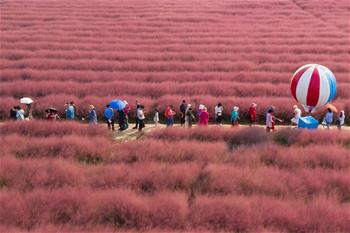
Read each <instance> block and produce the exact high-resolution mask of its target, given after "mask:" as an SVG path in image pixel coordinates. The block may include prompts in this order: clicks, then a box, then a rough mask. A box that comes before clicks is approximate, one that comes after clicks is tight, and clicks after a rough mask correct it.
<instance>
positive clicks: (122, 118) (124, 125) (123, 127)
mask: <svg viewBox="0 0 350 233" xmlns="http://www.w3.org/2000/svg"><path fill="white" fill-rule="evenodd" d="M118 115H119V117H118V124H119V131H123V130H126V129H127V128H128V123H127V119H126V115H125V111H124V110H123V109H121V110H119V111H118Z"/></svg>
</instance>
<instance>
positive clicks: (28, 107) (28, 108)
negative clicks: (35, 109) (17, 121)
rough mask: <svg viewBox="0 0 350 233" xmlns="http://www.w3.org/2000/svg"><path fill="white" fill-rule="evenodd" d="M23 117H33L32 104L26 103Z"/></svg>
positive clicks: (29, 118)
mask: <svg viewBox="0 0 350 233" xmlns="http://www.w3.org/2000/svg"><path fill="white" fill-rule="evenodd" d="M24 118H25V119H26V120H32V119H33V113H32V104H26V110H25V111H24Z"/></svg>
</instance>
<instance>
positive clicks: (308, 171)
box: [0, 0, 350, 233]
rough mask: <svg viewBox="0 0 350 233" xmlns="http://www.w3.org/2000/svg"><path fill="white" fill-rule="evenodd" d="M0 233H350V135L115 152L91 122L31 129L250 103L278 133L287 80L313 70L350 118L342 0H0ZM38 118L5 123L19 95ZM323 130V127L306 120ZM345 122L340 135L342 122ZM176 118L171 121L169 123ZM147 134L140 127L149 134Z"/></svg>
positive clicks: (129, 144)
mask: <svg viewBox="0 0 350 233" xmlns="http://www.w3.org/2000/svg"><path fill="white" fill-rule="evenodd" d="M0 10H1V16H0V17H1V20H0V33H1V41H0V42H1V48H0V70H1V72H0V84H1V85H0V120H2V121H4V120H6V121H4V122H2V123H1V124H0V151H1V152H2V153H1V154H0V232H28V231H31V232H198V233H199V232H350V224H349V222H350V211H349V204H350V134H349V133H348V132H347V131H345V130H344V131H340V132H338V131H336V130H330V131H326V130H322V131H321V130H319V131H312V132H311V131H305V130H297V129H292V128H288V129H280V128H278V130H277V132H275V133H273V134H272V133H271V134H267V133H266V132H265V129H263V128H260V127H251V128H248V127H238V128H229V127H216V126H210V127H194V128H192V129H182V128H179V127H174V128H170V129H157V130H154V131H152V132H150V133H145V134H144V135H143V136H141V137H140V138H139V139H138V140H130V141H126V142H123V143H119V142H116V141H114V140H113V139H112V136H111V134H110V133H108V131H107V130H106V128H105V126H102V125H101V124H99V125H97V126H88V125H87V124H82V123H79V122H78V121H76V122H67V121H65V120H61V121H58V122H49V121H41V120H40V119H42V118H43V117H44V110H45V109H46V108H47V107H55V108H57V109H58V113H59V115H60V116H61V118H64V115H65V112H64V110H65V103H66V102H69V101H74V102H75V104H76V105H77V114H76V115H77V117H78V118H79V119H81V118H82V117H85V116H86V115H87V112H88V106H89V104H93V105H95V106H96V110H97V113H98V118H99V120H100V121H102V120H103V116H102V114H103V110H104V108H105V105H106V104H107V103H108V102H109V101H110V100H112V99H123V100H124V99H126V100H128V102H129V103H130V105H131V107H132V108H131V112H130V116H131V117H130V121H133V120H134V119H133V116H135V106H134V103H135V102H136V100H138V101H140V102H141V103H142V104H143V105H145V109H146V117H147V121H152V119H153V111H154V109H155V108H157V109H158V110H159V111H160V116H161V121H162V120H163V119H162V118H163V112H164V110H165V108H166V106H168V105H170V104H172V105H174V106H175V108H176V109H175V110H176V111H177V112H178V106H179V104H180V102H181V101H182V100H183V99H185V100H186V101H187V102H188V103H191V104H192V105H193V107H194V108H195V110H196V109H197V107H198V106H199V104H205V105H206V106H207V107H208V111H209V113H210V121H211V122H212V121H213V120H214V117H215V116H214V107H215V105H216V104H217V103H219V102H221V103H222V104H223V106H224V120H225V121H226V122H228V121H229V117H230V113H231V109H232V107H233V106H234V105H237V106H239V107H240V117H241V119H240V123H244V124H245V123H247V117H246V113H247V111H248V108H249V106H250V104H251V103H252V102H255V103H257V105H258V107H257V117H258V123H259V124H263V123H264V119H265V118H264V116H265V112H266V109H267V108H268V107H269V106H271V105H273V106H275V108H276V113H275V115H276V116H277V117H279V118H282V119H283V120H284V121H285V122H289V120H290V118H292V117H293V111H292V107H293V105H294V104H296V102H295V100H294V99H293V98H292V97H291V95H290V91H289V85H290V78H291V76H292V75H293V73H294V72H295V70H296V69H297V68H298V67H300V66H301V65H304V64H308V63H319V64H322V65H325V66H327V67H329V68H330V69H331V70H332V71H333V73H334V74H335V76H336V78H337V96H336V98H335V99H334V101H333V102H332V104H334V105H335V106H336V107H337V108H338V110H341V109H344V110H345V112H346V113H347V115H348V112H350V101H349V98H350V94H349V89H350V76H349V71H350V68H349V65H348V64H349V62H350V56H349V52H350V50H349V45H348V44H349V41H348V36H349V32H350V28H349V25H348V10H349V9H348V3H347V2H346V1H338V0H337V1H336V0H325V1H315V0H309V1H302V0H296V1H285V0H276V1H258V0H252V1H212V0H203V1H185V0H179V1H170V0H154V1H145V0H130V1H120V0H101V1H97V0H91V1H83V0H76V1H68V0H60V1H59V0H52V1H37V0H27V1H3V2H1V4H0ZM24 96H28V97H31V98H33V99H34V101H35V102H34V104H33V116H34V119H35V120H33V121H25V122H9V121H7V119H8V118H9V110H10V109H11V108H12V107H13V106H15V105H18V100H19V98H21V97H24ZM316 117H317V118H318V119H319V120H321V119H322V118H321V117H322V116H321V115H320V114H319V115H317V116H316ZM349 119H350V118H349V117H347V118H346V123H347V124H348V123H349ZM177 120H178V115H177V116H176V121H177ZM147 123H148V122H147Z"/></svg>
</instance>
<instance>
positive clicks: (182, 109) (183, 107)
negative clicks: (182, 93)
mask: <svg viewBox="0 0 350 233" xmlns="http://www.w3.org/2000/svg"><path fill="white" fill-rule="evenodd" d="M186 110H187V104H186V100H183V101H182V103H181V105H180V123H181V126H184V125H185V122H186V121H185V119H186Z"/></svg>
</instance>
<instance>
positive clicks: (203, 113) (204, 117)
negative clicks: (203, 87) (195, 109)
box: [199, 107, 209, 126]
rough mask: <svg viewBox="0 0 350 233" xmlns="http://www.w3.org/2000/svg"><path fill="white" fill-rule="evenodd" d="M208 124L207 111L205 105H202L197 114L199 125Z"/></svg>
mask: <svg viewBox="0 0 350 233" xmlns="http://www.w3.org/2000/svg"><path fill="white" fill-rule="evenodd" d="M208 124H209V113H208V110H207V108H206V107H204V108H203V109H202V111H201V113H200V115H199V125H202V126H208Z"/></svg>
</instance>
